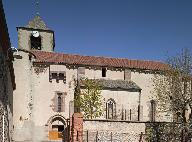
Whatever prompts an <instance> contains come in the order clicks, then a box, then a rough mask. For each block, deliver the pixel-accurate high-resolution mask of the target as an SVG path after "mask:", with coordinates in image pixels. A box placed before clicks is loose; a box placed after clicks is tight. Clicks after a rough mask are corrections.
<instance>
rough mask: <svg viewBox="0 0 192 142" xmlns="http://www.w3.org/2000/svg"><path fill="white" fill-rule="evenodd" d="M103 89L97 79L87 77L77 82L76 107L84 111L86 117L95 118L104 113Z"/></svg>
mask: <svg viewBox="0 0 192 142" xmlns="http://www.w3.org/2000/svg"><path fill="white" fill-rule="evenodd" d="M80 84H81V88H80ZM101 90H102V86H101V85H100V84H99V83H98V82H97V81H96V80H92V79H87V78H86V79H83V80H80V82H77V85H76V88H75V107H76V108H79V111H82V112H83V114H84V118H87V119H93V118H96V117H99V116H101V115H102V113H103V106H102V96H101V95H100V94H101ZM77 110H78V109H77Z"/></svg>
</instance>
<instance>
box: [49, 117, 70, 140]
mask: <svg viewBox="0 0 192 142" xmlns="http://www.w3.org/2000/svg"><path fill="white" fill-rule="evenodd" d="M48 128H49V140H62V139H63V136H64V133H65V129H66V121H65V118H64V117H63V116H61V115H55V116H53V117H51V118H50V119H49V121H48Z"/></svg>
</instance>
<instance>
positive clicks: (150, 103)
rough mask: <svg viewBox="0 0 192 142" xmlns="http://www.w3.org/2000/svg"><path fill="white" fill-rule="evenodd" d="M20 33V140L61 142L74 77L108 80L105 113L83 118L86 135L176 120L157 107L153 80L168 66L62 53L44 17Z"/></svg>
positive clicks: (16, 136)
mask: <svg viewBox="0 0 192 142" xmlns="http://www.w3.org/2000/svg"><path fill="white" fill-rule="evenodd" d="M17 31H18V50H19V54H20V55H21V56H22V59H15V60H14V62H13V64H14V71H15V81H16V89H15V90H14V95H13V125H14V127H13V140H14V141H15V142H22V141H27V142H48V141H61V140H62V134H63V133H68V131H66V130H67V128H68V127H69V126H70V118H71V117H72V115H73V113H74V105H73V104H74V103H73V102H74V87H75V86H74V80H77V79H79V78H81V77H86V78H89V79H97V80H99V82H101V83H102V85H103V90H102V91H101V95H102V97H103V107H104V113H103V115H102V116H101V117H99V118H96V119H93V120H87V119H83V131H84V132H85V133H83V135H84V134H85V135H86V134H87V133H88V132H93V131H94V132H96V131H97V132H98V133H99V132H110V133H111V134H112V133H113V134H116V133H117V132H118V133H120V132H124V133H135V134H140V133H141V132H143V133H145V122H154V121H158V122H159V121H161V122H163V121H172V118H171V117H169V116H167V115H165V114H160V113H158V112H157V111H156V106H157V105H158V104H157V103H156V101H155V99H154V98H153V93H152V91H153V81H152V78H153V76H154V74H155V73H156V72H159V71H161V70H164V69H166V68H167V67H168V66H167V65H166V64H164V63H161V62H156V61H144V60H131V59H126V58H109V57H95V56H81V55H74V54H66V53H56V52H55V51H54V49H55V48H57V47H55V36H54V34H55V33H54V30H51V29H49V28H48V27H47V25H46V24H45V22H44V21H43V20H42V19H41V18H40V16H39V15H37V16H35V17H34V19H32V20H31V21H29V23H28V24H27V25H26V26H23V27H17ZM77 135H78V134H77ZM85 137H86V136H85ZM98 137H99V136H98ZM114 137H115V136H114ZM90 139H91V138H90ZM98 139H99V138H98ZM100 139H101V138H100ZM86 141H88V140H86ZM89 141H91V140H89ZM103 141H105V140H103Z"/></svg>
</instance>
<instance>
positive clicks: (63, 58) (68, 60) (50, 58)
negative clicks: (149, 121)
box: [32, 51, 169, 70]
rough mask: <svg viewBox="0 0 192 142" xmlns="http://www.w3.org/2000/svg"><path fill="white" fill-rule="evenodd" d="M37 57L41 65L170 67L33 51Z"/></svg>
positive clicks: (147, 68) (124, 60) (135, 67)
mask: <svg viewBox="0 0 192 142" xmlns="http://www.w3.org/2000/svg"><path fill="white" fill-rule="evenodd" d="M32 53H33V54H34V55H35V56H36V60H35V62H39V63H63V64H73V65H88V66H103V67H120V68H134V69H145V70H165V69H168V68H169V66H168V65H167V64H165V63H161V62H156V61H144V60H130V59H126V58H109V57H96V56H81V55H73V54H62V53H55V52H45V51H32Z"/></svg>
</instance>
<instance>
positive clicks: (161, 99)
mask: <svg viewBox="0 0 192 142" xmlns="http://www.w3.org/2000/svg"><path fill="white" fill-rule="evenodd" d="M167 63H168V64H169V65H170V68H168V69H167V70H165V71H162V72H160V73H159V74H156V75H155V77H154V80H153V82H154V95H155V96H156V100H157V102H158V106H159V109H160V111H163V112H170V113H171V114H172V115H173V120H174V121H175V122H181V124H182V127H187V126H188V124H187V123H189V122H190V120H191V119H189V118H187V117H186V116H187V114H189V112H187V111H189V109H191V110H192V54H191V52H190V51H189V50H188V49H183V50H182V53H181V54H179V55H177V56H175V57H170V58H168V60H167ZM182 127H180V128H181V129H182ZM175 131H180V130H179V129H175Z"/></svg>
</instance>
